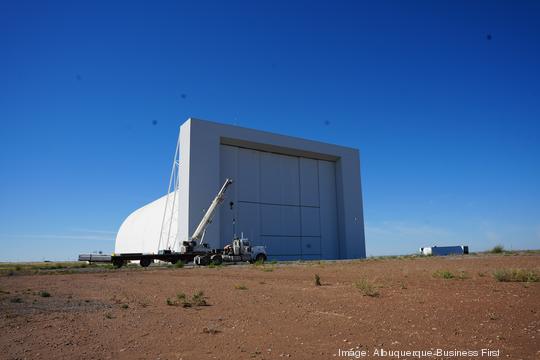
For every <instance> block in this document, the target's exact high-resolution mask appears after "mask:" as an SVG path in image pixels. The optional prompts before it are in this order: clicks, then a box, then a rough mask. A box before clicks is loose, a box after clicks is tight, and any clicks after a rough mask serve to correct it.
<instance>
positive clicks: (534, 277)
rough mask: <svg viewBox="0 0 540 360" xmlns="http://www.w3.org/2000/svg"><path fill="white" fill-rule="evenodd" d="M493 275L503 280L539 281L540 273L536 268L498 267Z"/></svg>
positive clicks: (498, 279)
mask: <svg viewBox="0 0 540 360" xmlns="http://www.w3.org/2000/svg"><path fill="white" fill-rule="evenodd" d="M493 277H495V279H497V281H501V282H538V281H540V275H539V274H538V273H537V272H536V271H534V270H527V269H498V270H495V271H494V272H493Z"/></svg>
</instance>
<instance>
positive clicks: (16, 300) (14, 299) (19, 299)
mask: <svg viewBox="0 0 540 360" xmlns="http://www.w3.org/2000/svg"><path fill="white" fill-rule="evenodd" d="M10 301H11V302H12V303H22V302H23V301H22V299H21V298H20V297H16V298H13V299H11V300H10Z"/></svg>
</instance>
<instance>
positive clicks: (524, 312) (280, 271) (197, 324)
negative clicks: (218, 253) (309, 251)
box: [0, 254, 540, 360]
mask: <svg viewBox="0 0 540 360" xmlns="http://www.w3.org/2000/svg"><path fill="white" fill-rule="evenodd" d="M500 268H523V269H534V270H536V271H538V270H540V254H528V255H512V256H504V255H498V256H497V255H481V256H478V255H470V256H464V257H457V256H456V257H444V258H443V257H440V258H438V257H429V258H417V259H384V260H380V259H378V260H362V261H350V262H322V263H318V262H306V263H291V264H267V265H265V266H254V265H241V266H240V265H235V266H224V267H218V268H187V267H186V268H182V269H176V268H174V269H172V268H152V267H150V268H147V269H140V268H137V269H129V268H127V269H126V268H124V269H120V270H106V271H103V270H102V271H94V272H93V271H82V270H88V269H81V272H76V273H67V274H66V273H60V272H59V273H52V274H47V275H18V274H14V275H12V276H2V277H0V325H1V329H2V330H1V331H2V332H1V338H0V358H2V359H57V358H59V359H63V358H66V359H68V358H69V359H124V358H125V359H128V358H129V359H185V360H187V359H279V358H293V359H337V358H351V357H348V356H345V355H347V354H349V355H354V356H356V357H357V358H363V357H364V355H362V354H361V351H362V350H364V351H366V352H367V353H366V354H367V355H369V357H371V358H373V357H375V358H376V357H378V356H377V354H380V351H379V353H376V351H377V349H379V350H380V349H383V351H394V350H397V351H428V350H432V351H437V349H442V350H444V351H455V350H458V351H479V354H478V355H479V356H478V357H474V356H456V357H452V356H450V355H452V354H451V353H446V355H447V356H444V354H443V355H441V356H437V355H436V354H435V355H434V356H431V357H429V356H426V357H424V358H430V359H441V358H453V359H456V358H460V359H462V358H463V359H464V358H504V359H540V283H538V282H535V283H513V282H498V281H497V280H496V279H495V278H494V277H493V275H492V273H493V271H494V270H496V269H500ZM442 270H447V271H449V272H451V273H452V274H454V275H455V276H456V277H455V278H453V279H445V278H443V277H438V276H434V275H433V274H434V272H437V271H439V273H441V272H440V271H442ZM315 274H318V275H319V276H320V281H321V283H322V286H316V285H315V280H314V278H315ZM362 281H364V283H363V284H364V286H363V287H362V286H360V287H361V288H359V287H358V282H360V283H361V282H362ZM370 285H373V288H370ZM198 291H203V292H204V298H203V299H204V300H205V301H206V302H207V305H206V306H197V304H196V302H197V301H194V300H192V299H191V298H192V295H193V294H195V293H197V292H198ZM370 291H371V293H372V294H371V295H376V293H378V296H367V295H365V293H369V292H370ZM47 293H48V294H49V295H50V296H47ZM179 293H184V294H185V295H186V297H185V300H184V299H183V298H182V296H180V298H178V297H177V294H179ZM167 299H169V304H167ZM196 300H197V299H196ZM199 300H200V299H199ZM183 302H186V303H187V302H190V303H192V306H191V307H184V306H183V305H182V303H183ZM186 306H187V305H186ZM351 349H352V350H353V352H349V353H345V354H344V353H343V351H346V350H351ZM481 349H489V350H492V351H499V353H498V357H497V356H495V355H496V353H491V355H493V356H491V357H489V356H487V355H484V356H482V353H481ZM393 354H394V356H380V357H381V358H389V359H390V358H397V355H399V353H397V354H396V353H393ZM473 354H474V353H473ZM387 355H389V354H387ZM416 355H418V353H416ZM454 355H455V353H454ZM458 355H459V354H458ZM366 357H367V356H366ZM400 358H402V359H403V358H409V359H410V358H413V357H412V356H406V354H405V355H403V354H401V356H400ZM416 358H418V357H416Z"/></svg>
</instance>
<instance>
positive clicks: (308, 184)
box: [300, 158, 319, 206]
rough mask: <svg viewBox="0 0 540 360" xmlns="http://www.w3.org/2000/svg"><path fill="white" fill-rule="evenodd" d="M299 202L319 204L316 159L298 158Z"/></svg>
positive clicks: (306, 204)
mask: <svg viewBox="0 0 540 360" xmlns="http://www.w3.org/2000/svg"><path fill="white" fill-rule="evenodd" d="M300 204H301V205H302V206H319V174H318V169H317V160H313V159H307V158H300Z"/></svg>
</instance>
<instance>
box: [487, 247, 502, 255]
mask: <svg viewBox="0 0 540 360" xmlns="http://www.w3.org/2000/svg"><path fill="white" fill-rule="evenodd" d="M490 252H491V253H493V254H500V253H502V252H504V246H502V245H495V246H494V247H493V249H491V250H490Z"/></svg>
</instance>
